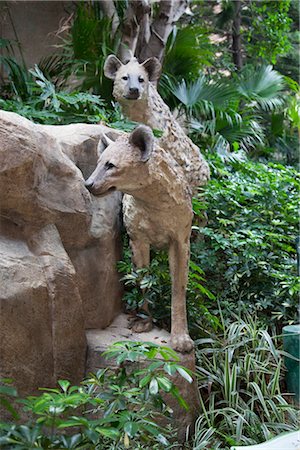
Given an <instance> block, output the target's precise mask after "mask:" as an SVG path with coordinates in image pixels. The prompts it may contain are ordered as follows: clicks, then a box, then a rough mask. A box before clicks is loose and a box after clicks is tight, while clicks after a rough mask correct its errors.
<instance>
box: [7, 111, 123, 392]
mask: <svg viewBox="0 0 300 450" xmlns="http://www.w3.org/2000/svg"><path fill="white" fill-rule="evenodd" d="M104 131H105V132H106V133H107V132H108V133H109V134H110V135H111V136H112V135H113V134H117V132H115V131H112V130H111V129H108V128H107V127H104V126H100V125H85V124H76V125H67V126H45V125H35V124H33V123H32V122H30V121H28V120H27V119H25V118H23V117H20V116H18V115H17V114H14V113H9V112H4V111H0V218H1V226H0V308H1V309H0V359H1V360H0V367H1V369H0V370H1V372H0V378H1V377H10V378H13V379H14V380H15V381H16V383H15V384H16V386H17V387H18V389H19V392H20V393H21V394H26V393H29V392H33V391H34V390H35V389H36V388H37V387H40V386H49V385H52V384H54V383H55V382H56V380H57V379H58V378H68V379H69V380H70V381H72V382H74V383H78V382H79V380H80V378H81V377H82V376H83V374H84V367H85V356H86V338H85V329H86V328H95V327H97V328H103V327H105V326H107V325H108V324H109V323H110V322H112V320H113V319H114V317H115V316H116V315H117V314H118V313H119V311H120V297H121V290H120V285H119V281H118V275H117V273H116V269H115V263H116V261H117V260H118V259H119V258H120V246H119V244H118V242H119V220H118V217H119V210H120V205H121V198H120V194H118V193H112V194H110V195H109V196H108V197H106V198H105V199H101V198H92V197H91V196H90V194H89V193H88V191H87V190H86V188H85V187H84V178H86V177H87V176H88V175H89V174H90V173H91V172H92V171H93V169H94V168H95V165H96V161H97V145H98V143H99V140H100V137H101V134H102V133H103V132H104ZM112 137H113V136H112Z"/></svg>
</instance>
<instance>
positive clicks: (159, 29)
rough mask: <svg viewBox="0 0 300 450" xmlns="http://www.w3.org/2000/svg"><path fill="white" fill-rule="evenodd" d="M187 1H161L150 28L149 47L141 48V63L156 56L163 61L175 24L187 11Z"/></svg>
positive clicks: (139, 57) (139, 56)
mask: <svg viewBox="0 0 300 450" xmlns="http://www.w3.org/2000/svg"><path fill="white" fill-rule="evenodd" d="M187 6H188V2H187V0H161V1H160V3H159V10H158V13H157V15H156V17H155V19H154V21H153V23H152V25H151V27H150V30H151V35H150V39H149V40H148V43H147V45H144V46H142V47H141V52H140V54H139V55H138V59H139V60H141V61H144V60H146V59H147V58H150V57H152V56H155V57H156V58H157V59H158V60H159V61H162V59H163V56H164V51H165V47H166V44H167V40H168V37H169V35H170V33H171V31H172V29H173V26H174V24H175V23H176V22H177V21H178V19H179V18H180V17H181V16H182V15H183V13H184V12H185V10H186V9H187Z"/></svg>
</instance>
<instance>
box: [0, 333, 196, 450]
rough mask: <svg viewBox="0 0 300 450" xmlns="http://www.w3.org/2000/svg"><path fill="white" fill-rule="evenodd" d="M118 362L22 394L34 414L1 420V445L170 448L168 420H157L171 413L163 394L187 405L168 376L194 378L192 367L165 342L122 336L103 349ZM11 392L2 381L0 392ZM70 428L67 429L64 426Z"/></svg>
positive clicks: (27, 446) (6, 446)
mask: <svg viewBox="0 0 300 450" xmlns="http://www.w3.org/2000/svg"><path fill="white" fill-rule="evenodd" d="M103 356H104V357H106V358H107V359H114V360H115V362H116V364H117V365H118V366H119V368H115V369H114V370H112V369H100V370H98V372H97V373H96V374H90V376H89V378H88V379H86V380H85V381H84V382H83V383H82V386H80V387H78V386H71V385H70V382H69V381H66V380H60V381H59V383H58V384H59V388H54V389H50V388H48V389H43V391H45V392H44V393H43V394H41V395H39V396H30V397H27V398H26V399H25V400H21V401H20V402H21V403H23V405H24V409H25V411H27V412H29V413H30V414H31V415H32V417H33V419H32V421H30V422H28V423H26V424H20V423H10V422H3V421H2V422H0V444H1V448H3V449H12V448H13V449H16V450H17V449H20V450H21V449H22V450H24V449H28V450H29V449H32V448H37V449H41V450H44V449H50V448H52V449H54V448H57V449H58V448H59V449H62V448H69V449H71V448H72V449H73V448H74V449H75V448H76V449H86V450H92V449H95V450H96V449H99V450H105V449H107V450H108V449H110V450H113V449H115V450H121V449H126V448H135V449H148V450H150V449H157V450H158V449H161V448H171V447H173V445H171V444H170V443H169V441H168V438H169V436H171V435H170V431H171V428H170V425H168V426H164V428H162V427H161V426H160V425H158V424H157V421H158V420H159V419H160V420H162V418H164V421H165V423H166V421H167V422H168V417H171V416H172V411H171V410H170V408H169V407H168V406H167V405H166V404H165V402H164V400H163V395H164V394H165V393H168V394H170V395H173V396H174V397H175V398H176V399H177V400H178V402H179V404H180V405H181V406H182V407H183V408H186V409H188V405H187V404H186V402H185V401H184V399H183V398H182V397H181V395H180V393H179V390H178V388H177V387H176V386H175V385H174V384H173V382H172V377H173V376H174V375H175V374H176V373H177V374H179V375H180V376H181V377H183V378H184V379H185V380H187V381H188V382H192V377H191V373H190V371H189V370H187V369H185V368H184V367H182V366H181V365H180V364H179V363H178V360H179V358H178V356H177V354H176V353H175V352H174V351H173V350H171V349H170V348H168V347H164V346H162V347H160V346H158V345H155V344H151V343H141V342H130V341H123V342H117V343H115V344H113V345H112V346H111V347H110V348H109V349H108V350H107V351H106V352H105V353H104V355H103ZM1 392H3V393H4V394H6V395H7V394H8V395H13V396H15V395H16V394H15V391H12V390H11V388H9V387H6V386H3V387H2V390H0V393H1ZM68 430H70V432H68Z"/></svg>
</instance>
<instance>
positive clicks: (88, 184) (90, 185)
mask: <svg viewBox="0 0 300 450" xmlns="http://www.w3.org/2000/svg"><path fill="white" fill-rule="evenodd" d="M84 185H85V187H86V188H87V190H88V191H90V192H92V189H93V186H94V181H92V180H90V179H88V180H86V181H85V182H84Z"/></svg>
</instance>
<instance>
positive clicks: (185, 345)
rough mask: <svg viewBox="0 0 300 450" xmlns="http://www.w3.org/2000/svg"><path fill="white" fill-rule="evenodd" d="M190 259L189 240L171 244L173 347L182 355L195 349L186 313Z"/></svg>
mask: <svg viewBox="0 0 300 450" xmlns="http://www.w3.org/2000/svg"><path fill="white" fill-rule="evenodd" d="M189 258H190V241H189V238H187V239H185V240H184V241H173V242H171V244H170V247H169V266H170V274H171V279H172V313H171V314H172V315H171V346H172V347H173V348H174V350H177V351H178V352H181V353H189V352H191V351H192V350H193V348H194V343H193V341H192V339H191V338H190V336H189V332H188V325H187V313H186V287H187V281H188V270H189Z"/></svg>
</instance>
